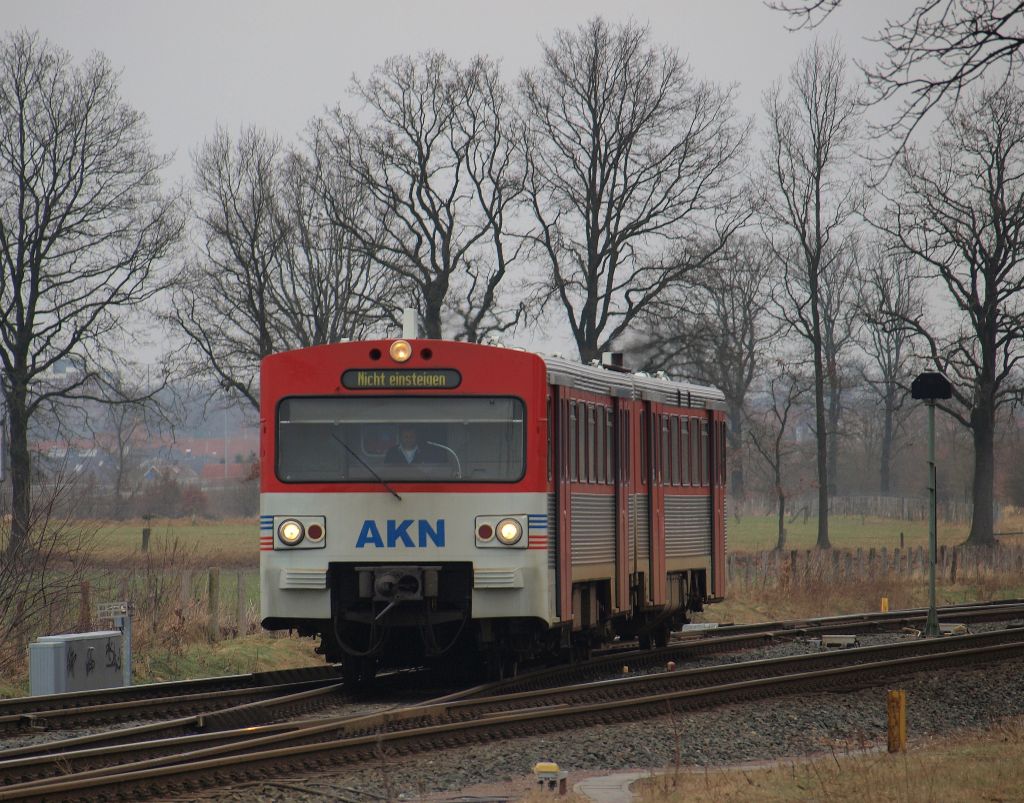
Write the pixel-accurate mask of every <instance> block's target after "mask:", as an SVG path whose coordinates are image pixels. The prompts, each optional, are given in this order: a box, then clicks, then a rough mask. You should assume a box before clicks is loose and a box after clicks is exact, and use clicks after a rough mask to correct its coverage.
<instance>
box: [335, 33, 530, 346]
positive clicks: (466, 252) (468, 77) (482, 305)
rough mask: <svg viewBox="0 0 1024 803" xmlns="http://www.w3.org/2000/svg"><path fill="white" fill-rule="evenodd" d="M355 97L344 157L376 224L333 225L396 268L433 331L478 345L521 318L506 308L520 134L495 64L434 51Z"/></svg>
mask: <svg viewBox="0 0 1024 803" xmlns="http://www.w3.org/2000/svg"><path fill="white" fill-rule="evenodd" d="M353 92H354V94H355V96H356V97H357V98H358V99H359V100H360V101H362V103H363V104H364V114H363V116H362V118H360V117H359V116H357V115H352V114H346V113H344V112H342V111H341V109H337V110H336V111H335V112H334V114H333V118H332V121H331V125H330V128H328V124H326V123H325V124H324V125H323V127H322V130H323V131H325V132H329V133H330V135H331V136H332V138H333V141H334V145H335V157H336V159H337V160H338V162H339V164H341V165H342V166H343V168H344V169H345V170H346V171H348V172H349V173H350V174H351V175H352V176H353V177H354V178H355V179H356V181H358V182H359V184H360V185H362V186H363V187H365V188H366V192H367V205H366V207H365V208H367V209H368V210H369V213H370V215H371V216H372V226H370V227H367V226H366V225H365V221H364V220H362V219H349V218H347V217H339V218H338V220H337V221H336V222H337V223H338V225H340V226H342V227H343V228H344V229H345V231H346V233H347V234H348V236H349V237H351V238H352V239H353V240H354V241H356V242H358V243H360V245H361V248H362V251H363V252H364V253H366V254H369V255H371V256H372V258H373V260H374V261H375V262H376V263H377V264H379V265H380V266H381V267H383V268H384V269H386V270H387V271H388V272H389V273H390V274H391V282H392V285H393V287H394V290H395V292H397V293H398V294H401V295H402V296H404V297H405V298H407V299H408V300H409V301H410V302H411V303H413V304H414V305H415V306H416V308H417V309H418V311H419V315H420V319H421V320H422V322H423V327H424V333H425V335H426V336H427V337H430V338H440V337H442V335H443V334H444V333H445V331H446V330H448V331H449V332H450V333H451V334H453V335H454V337H455V338H456V339H465V340H470V341H479V340H482V339H483V338H485V337H486V336H488V335H489V334H493V333H498V332H502V331H506V330H508V329H511V328H513V327H514V326H516V325H517V324H518V323H519V321H520V320H521V318H522V315H523V312H524V308H523V306H522V305H521V304H516V303H512V304H509V303H506V302H505V301H504V300H503V293H502V290H504V289H505V288H507V286H508V284H509V272H510V270H512V269H513V266H514V264H515V263H516V261H517V259H518V257H519V255H520V250H521V239H520V238H518V237H516V236H515V235H514V234H513V233H511V231H510V213H511V210H512V208H513V206H514V205H515V203H516V202H517V199H518V197H519V195H520V194H521V192H522V171H521V168H520V162H521V160H520V159H519V158H518V153H519V150H520V144H519V142H520V141H519V137H518V134H517V132H516V126H515V125H514V124H513V123H514V119H513V113H512V112H513V110H512V106H511V99H510V98H509V95H508V91H507V89H506V88H505V87H504V85H503V84H502V83H501V78H500V75H499V73H498V66H497V64H496V63H495V62H493V61H491V60H489V59H486V58H484V57H477V58H475V59H473V60H471V61H470V62H469V63H468V64H466V65H460V64H458V63H456V62H454V61H453V60H452V59H450V58H449V57H447V56H445V55H443V54H441V53H436V52H427V53H422V54H420V55H418V56H416V57H409V56H402V57H396V58H392V59H389V60H388V61H386V62H385V63H384V64H383V65H381V66H379V67H377V68H376V69H375V70H374V72H373V74H372V75H371V76H370V77H369V78H368V79H367V80H365V81H356V82H355V83H354V87H353Z"/></svg>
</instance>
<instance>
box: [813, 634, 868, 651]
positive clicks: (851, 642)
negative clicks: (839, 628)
mask: <svg viewBox="0 0 1024 803" xmlns="http://www.w3.org/2000/svg"><path fill="white" fill-rule="evenodd" d="M814 642H818V647H819V648H822V649H826V650H835V649H840V650H845V649H848V648H849V647H857V646H859V645H860V642H859V641H858V640H857V637H856V636H853V635H850V636H839V635H834V636H822V637H821V638H817V639H811V643H812V644H813V643H814Z"/></svg>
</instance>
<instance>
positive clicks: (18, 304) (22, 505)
mask: <svg viewBox="0 0 1024 803" xmlns="http://www.w3.org/2000/svg"><path fill="white" fill-rule="evenodd" d="M165 164H166V159H165V158H162V157H158V156H156V155H155V154H154V153H153V151H152V150H151V147H150V142H149V136H148V133H147V131H146V127H145V119H144V117H143V115H142V114H141V113H140V112H138V111H136V110H134V109H132V108H131V107H130V106H128V105H127V104H126V103H125V102H124V101H122V100H121V98H120V95H119V93H118V76H117V73H116V72H115V71H114V70H113V68H112V67H111V66H110V64H109V62H107V60H106V59H105V58H103V57H102V56H100V55H95V56H93V57H91V58H90V59H88V60H87V61H85V62H84V63H83V64H81V65H75V64H73V63H72V61H71V57H70V56H69V54H68V53H66V52H65V51H63V50H60V49H58V48H56V47H54V46H53V45H51V44H50V43H48V42H46V41H45V40H42V39H40V38H39V37H38V36H37V35H35V34H32V33H27V32H19V33H14V34H11V35H9V36H8V37H7V38H6V39H5V40H3V42H2V43H0V305H2V309H3V314H2V315H0V370H2V374H0V387H2V392H3V395H4V401H5V402H6V406H7V414H8V420H9V427H10V430H9V431H10V459H11V482H12V493H13V507H12V515H13V523H12V531H11V538H10V541H9V546H10V549H9V551H11V552H17V551H18V548H19V547H20V546H21V545H22V543H23V541H24V538H25V537H26V534H27V528H28V523H29V521H30V518H31V516H30V510H31V505H32V494H31V461H30V457H29V449H28V435H29V425H30V422H31V419H32V416H33V414H34V413H35V412H36V411H37V410H38V408H39V407H40V405H43V404H47V403H50V402H52V401H54V400H58V399H64V398H69V397H74V396H76V395H77V394H78V393H79V392H81V391H83V389H85V388H87V387H88V385H89V383H90V382H91V380H92V378H93V377H94V367H95V365H96V364H97V363H98V362H99V361H100V360H102V358H103V356H104V354H106V353H108V351H109V350H110V349H114V348H118V347H121V348H123V344H121V343H119V342H117V341H118V338H119V337H120V336H122V335H123V332H124V328H123V327H124V323H125V313H126V312H128V311H131V310H134V309H137V308H138V307H139V306H140V305H141V304H143V303H144V302H145V301H147V300H148V299H149V298H151V297H152V296H153V295H154V294H155V293H157V292H159V291H160V290H161V289H162V288H163V287H164V283H163V281H162V280H161V277H160V275H159V274H158V266H159V265H160V264H161V261H162V260H163V259H164V257H166V256H167V255H168V253H169V251H170V249H171V248H172V246H173V244H174V243H175V242H176V241H177V240H178V238H179V236H180V232H181V227H182V218H181V215H180V213H179V211H178V208H177V203H176V199H175V198H173V197H168V196H165V195H162V194H161V193H160V180H159V173H160V170H161V169H162V168H163V167H164V165H165ZM69 364H70V365H72V366H73V368H74V370H70V371H64V372H62V373H57V372H56V371H55V370H54V369H55V367H56V366H58V365H69Z"/></svg>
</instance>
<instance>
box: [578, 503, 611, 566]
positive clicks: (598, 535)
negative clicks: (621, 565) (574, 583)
mask: <svg viewBox="0 0 1024 803" xmlns="http://www.w3.org/2000/svg"><path fill="white" fill-rule="evenodd" d="M571 546H572V563H573V565H574V566H585V565H587V564H594V563H612V562H613V561H614V560H615V497H614V496H613V495H611V494H608V495H606V496H598V495H596V494H573V495H572V539H571Z"/></svg>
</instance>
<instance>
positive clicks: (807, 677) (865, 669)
mask: <svg viewBox="0 0 1024 803" xmlns="http://www.w3.org/2000/svg"><path fill="white" fill-rule="evenodd" d="M960 638H964V637H960ZM943 641H945V642H949V641H950V640H948V639H947V640H943ZM1022 655H1024V641H1020V640H1018V641H1013V642H1010V643H1005V644H995V645H991V644H990V645H988V646H972V647H969V648H966V649H960V650H955V651H947V652H942V653H938V654H928V655H919V656H905V657H900V658H894V659H890V660H880V661H870V662H867V663H859V664H856V665H853V666H838V667H829V668H825V669H819V670H809V671H801V672H796V673H789V674H784V675H778V676H774V677H770V678H761V679H757V680H745V681H736V682H732V683H726V684H719V685H714V686H709V687H704V688H698V689H683V690H674V691H664V692H660V693H655V694H648V695H644V696H642V697H630V698H628V699H619V700H613V701H603V702H597V703H591V704H584V705H568V704H565V703H555V704H554V705H551V706H544V707H536V706H533V707H531V708H530V709H529V710H528V711H523V712H516V713H498V714H489V715H485V716H483V717H481V718H478V719H474V720H471V721H468V722H447V723H441V724H435V725H429V726H425V727H416V728H412V729H408V730H400V731H394V732H390V733H376V734H369V735H364V736H358V737H349V738H342V739H334V740H331V741H327V742H319V743H316V744H292V745H290V746H284V747H281V746H277V747H273V748H271V749H264V750H258V751H256V752H245V753H243V754H241V755H219V756H217V755H215V756H214V757H205V758H202V757H200V754H201V753H202V752H204V751H198V752H197V753H193V754H187V755H185V756H182V757H180V758H181V759H182V761H181V763H175V764H170V765H167V764H166V763H165V764H163V765H160V766H153V765H152V763H150V764H149V765H148V766H147V762H139V763H137V764H134V765H127V766H123V767H120V768H119V769H118V770H117V771H116V772H113V773H112V772H110V771H109V770H103V771H101V770H97V771H94V772H88V773H78V774H74V775H69V776H66V777H65V778H61V779H56V780H47V781H42V782H31V783H25V784H17V785H12V786H8V787H6V788H4V789H0V800H8V799H18V798H22V797H32V798H34V799H66V798H67V797H76V796H81V797H91V796H94V795H97V794H99V793H102V794H103V795H104V796H105V797H110V796H120V797H122V798H137V797H138V795H139V794H141V793H142V792H144V791H147V790H149V791H155V792H157V793H166V792H169V791H186V792H187V791H188V790H189V789H193V788H201V786H203V785H206V784H208V783H210V782H213V783H232V782H237V781H240V780H242V779H247V780H251V779H252V778H259V777H266V776H270V775H276V774H279V773H281V772H295V771H304V770H316V769H322V768H323V767H324V766H328V765H329V766H331V767H332V768H337V767H338V766H339V765H342V764H347V763H352V762H359V761H365V760H373V757H374V756H375V755H378V754H379V752H380V751H382V750H385V751H393V752H394V753H402V754H405V753H418V752H422V751H423V750H428V749H437V748H441V747H445V746H452V745H461V744H466V743H472V742H480V741H490V740H493V739H505V738H510V737H518V736H521V735H524V734H531V733H537V732H546V731H557V730H564V729H566V728H571V727H578V726H581V725H587V724H594V723H597V722H610V721H611V722H614V721H630V720H635V719H637V718H642V717H645V716H649V715H657V714H659V713H667V712H669V711H680V710H690V709H697V708H706V707H708V706H709V705H718V704H722V703H731V702H737V701H743V700H750V699H760V698H763V697H766V696H771V695H779V694H787V693H790V692H793V691H796V690H800V691H819V690H826V689H827V690H834V689H840V688H850V687H862V686H867V685H875V684H877V683H878V682H879V681H882V682H891V681H892V680H893V679H895V678H896V677H902V676H904V675H906V674H912V673H914V672H920V671H926V670H934V669H937V668H943V667H947V666H959V665H963V664H965V663H974V662H978V661H982V660H985V661H997V660H1008V659H1011V658H1016V657H1020V656H1022ZM310 730H313V729H310ZM316 730H322V726H321V728H317V729H316ZM257 742H263V743H264V744H265V739H257V740H253V741H252V742H251V743H250V745H249V746H250V747H257V746H259V747H262V746H263V744H257Z"/></svg>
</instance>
